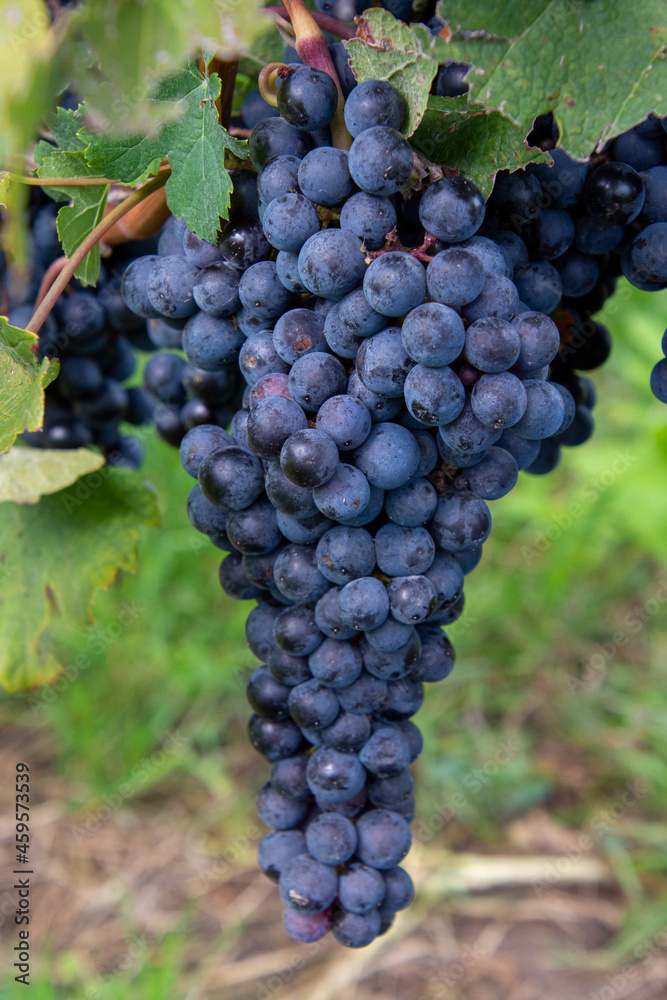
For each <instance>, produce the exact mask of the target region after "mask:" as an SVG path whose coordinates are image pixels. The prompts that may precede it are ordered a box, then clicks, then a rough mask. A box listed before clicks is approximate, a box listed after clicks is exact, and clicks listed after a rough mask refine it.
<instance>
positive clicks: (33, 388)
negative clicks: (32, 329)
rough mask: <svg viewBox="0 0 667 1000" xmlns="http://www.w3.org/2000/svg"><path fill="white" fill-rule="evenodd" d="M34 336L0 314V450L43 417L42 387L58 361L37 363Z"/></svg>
mask: <svg viewBox="0 0 667 1000" xmlns="http://www.w3.org/2000/svg"><path fill="white" fill-rule="evenodd" d="M36 344H37V337H36V336H35V334H34V333H28V332H27V330H20V329H19V328H18V327H15V326H10V325H9V323H8V322H7V320H6V319H5V317H4V316H0V452H3V451H7V449H8V448H10V447H11V445H12V444H13V443H14V441H15V440H16V437H17V435H18V434H22V433H23V431H36V430H38V429H39V428H40V427H41V426H42V419H43V417H44V390H45V388H46V386H47V385H49V383H50V382H52V381H53V379H54V378H55V377H56V375H57V374H58V367H59V366H58V362H57V361H52V360H50V359H48V358H44V360H43V361H42V362H41V363H40V362H39V361H38V360H37V358H36V356H35V354H34V353H33V350H32V349H33V347H34V346H35V345H36Z"/></svg>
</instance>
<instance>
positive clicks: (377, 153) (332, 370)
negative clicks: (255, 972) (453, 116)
mask: <svg viewBox="0 0 667 1000" xmlns="http://www.w3.org/2000/svg"><path fill="white" fill-rule="evenodd" d="M336 103H337V95H336V90H335V87H334V85H333V83H332V81H331V79H330V78H329V77H328V76H327V75H326V74H324V73H321V72H318V71H316V70H312V69H311V68H309V67H305V66H304V67H297V68H295V69H293V70H291V71H290V73H289V74H288V75H286V76H285V77H284V78H283V79H282V81H281V84H280V89H279V91H278V107H279V109H280V112H281V113H280V115H279V116H271V117H268V118H265V119H262V120H261V121H260V122H259V123H258V124H257V125H256V126H255V128H254V129H253V132H252V134H251V137H250V156H251V160H252V164H253V166H254V168H255V170H254V171H250V170H240V171H237V172H236V173H235V176H234V197H233V203H232V213H231V218H230V220H229V221H228V222H227V223H226V225H225V228H224V229H223V230H222V233H221V235H220V239H219V242H218V243H217V244H216V245H211V244H208V243H205V242H204V241H202V240H201V239H200V238H199V237H197V236H196V235H195V234H194V233H192V232H190V231H189V230H187V229H186V228H185V226H184V225H183V224H182V222H179V220H170V222H169V223H168V224H167V225H166V226H165V228H164V230H163V231H162V233H161V235H160V238H159V242H158V253H157V254H156V255H149V256H145V257H143V258H138V259H136V260H134V261H133V262H132V263H131V264H130V265H129V266H128V268H127V269H126V271H125V273H124V275H123V281H122V290H123V295H124V297H125V301H126V303H127V304H128V306H129V307H130V308H131V309H132V310H133V311H135V312H136V313H138V314H139V315H140V316H143V317H145V318H147V319H149V322H155V323H158V324H159V323H162V324H163V327H162V329H163V331H164V337H165V342H164V346H165V347H169V348H173V349H174V350H171V351H164V352H161V353H157V354H155V355H154V356H153V357H152V358H150V359H149V361H148V363H147V366H146V372H145V385H146V387H147V388H148V389H149V391H150V392H151V393H152V394H153V395H154V396H155V397H156V398H157V399H158V400H160V401H161V402H162V403H163V405H164V406H165V407H166V408H167V411H168V408H169V407H170V406H171V407H172V409H171V411H169V412H172V414H173V417H174V424H175V427H176V424H177V422H178V419H179V417H180V411H179V410H178V407H179V406H180V405H182V404H181V398H182V396H181V394H182V392H183V388H184V380H185V379H186V372H187V371H188V370H190V371H191V370H192V369H193V368H194V369H196V370H197V371H199V372H201V373H202V376H201V377H202V381H204V380H205V379H209V380H210V383H211V385H213V383H214V381H215V382H217V383H218V384H219V385H220V387H221V395H220V396H219V398H218V400H217V405H216V406H210V408H209V419H207V420H204V421H203V422H200V423H197V424H196V425H195V426H192V427H191V428H190V429H189V430H187V432H186V433H185V434H184V435H182V431H183V428H182V426H181V427H180V428H178V427H176V429H175V433H174V440H176V439H177V438H178V437H179V436H180V435H182V439H181V441H180V455H181V461H182V464H183V466H184V468H185V470H186V472H188V473H189V474H190V475H191V476H192V477H193V478H196V479H197V485H195V486H194V487H193V489H192V491H191V493H190V496H189V499H188V516H189V518H190V521H191V523H192V524H193V526H194V527H195V528H196V529H197V530H199V531H200V532H202V533H203V534H204V535H206V536H207V537H208V538H209V539H210V540H211V541H212V542H213V544H214V545H216V546H217V547H218V548H220V549H222V550H224V551H226V552H227V553H228V554H227V555H226V556H225V557H224V558H223V560H222V563H221V566H220V582H221V585H222V587H223V589H224V591H225V593H227V594H228V595H230V596H232V597H234V598H237V599H239V600H254V601H256V602H257V606H256V607H255V608H254V610H252V611H251V612H250V614H249V616H248V620H247V627H246V636H247V640H248V644H249V646H250V648H251V650H252V651H253V653H254V654H255V655H256V656H257V657H258V658H259V659H260V661H261V663H262V665H261V666H259V667H257V668H256V669H255V670H254V671H253V672H252V674H251V676H250V678H249V681H248V688H247V696H248V700H249V702H250V705H251V708H252V709H253V713H254V714H253V715H252V718H251V720H250V724H249V734H250V740H251V742H252V744H253V746H254V747H255V748H256V749H257V750H258V751H259V752H260V753H262V754H263V755H264V756H265V757H266V758H267V759H268V760H269V761H270V762H271V764H272V770H271V778H270V781H269V782H268V783H267V784H266V785H265V786H264V787H263V788H262V790H261V792H260V794H259V799H258V810H259V815H260V817H261V818H262V820H263V821H264V822H265V823H266V824H267V825H268V826H270V827H272V828H273V830H272V832H271V833H269V834H267V836H266V837H265V838H264V839H263V840H262V843H261V845H260V849H259V863H260V866H261V868H262V870H263V871H264V872H265V873H266V874H267V876H268V877H269V878H271V879H273V880H274V881H276V882H277V883H278V885H279V891H280V894H281V897H282V899H283V901H284V903H285V907H286V909H285V924H286V927H287V930H288V931H289V933H290V934H291V935H292V936H293V937H295V938H296V939H297V940H300V941H314V940H317V939H318V938H319V937H321V936H322V935H323V934H325V933H326V932H327V931H328V930H332V933H333V934H334V936H335V938H336V939H337V940H338V941H339V942H340V943H342V944H344V945H346V946H350V947H362V946H364V945H367V944H368V943H370V942H371V941H372V940H373V939H374V938H375V937H376V936H377V935H378V934H380V933H382V932H383V931H384V930H386V929H387V928H388V927H389V926H390V924H391V922H392V920H393V918H394V914H395V913H396V912H397V911H398V910H400V909H402V908H403V907H405V906H407V905H408V904H409V902H410V900H411V898H412V886H411V882H410V879H409V876H408V875H407V873H406V872H405V871H404V870H403V869H402V868H401V866H400V863H401V861H402V860H403V859H404V858H405V856H406V855H407V852H408V850H409V847H410V821H411V820H412V818H413V816H414V809H415V805H414V795H413V779H412V776H411V774H410V770H409V766H410V764H411V763H412V762H413V761H414V760H415V758H416V757H417V755H418V754H419V752H420V751H421V748H422V741H421V736H420V733H419V730H418V729H417V727H416V726H415V725H414V723H413V722H412V717H413V716H414V715H415V713H416V712H417V711H418V709H419V707H420V705H421V702H422V700H423V697H424V685H425V684H429V683H434V682H436V681H439V680H443V679H444V678H446V677H447V676H448V674H449V673H450V672H451V670H452V668H453V665H454V650H453V648H452V645H451V643H450V641H449V639H448V638H447V635H446V632H445V630H444V627H446V626H447V625H450V624H452V623H453V622H455V621H456V620H457V619H458V617H459V616H460V614H461V613H462V610H463V603H464V595H463V583H464V576H465V574H467V573H469V572H470V571H471V570H472V569H474V567H475V566H476V565H477V563H478V562H479V559H480V556H481V552H482V545H483V543H484V541H485V540H486V538H487V537H488V534H489V531H490V528H491V515H490V512H489V508H488V506H487V501H491V500H494V499H498V498H500V497H502V496H504V495H506V494H507V493H508V492H509V491H510V490H511V489H512V488H513V487H514V485H515V484H516V482H517V479H518V472H519V470H520V469H528V470H529V471H533V472H544V471H547V467H548V466H552V465H553V460H552V455H553V451H554V450H556V451H557V450H558V448H559V447H560V443H565V444H571V443H578V441H576V440H569V439H568V438H567V434H568V431H569V429H570V428H571V427H572V425H573V421H574V420H575V419H576V414H577V407H578V406H579V407H582V406H583V405H584V402H583V401H584V399H585V400H586V402H588V403H589V405H590V404H591V403H592V396H593V389H592V384H590V385H588V384H586V381H585V380H578V377H577V376H575V375H573V374H572V376H571V377H569V386H570V387H568V384H566V381H567V379H566V378H565V376H563V375H562V373H561V377H560V381H555V380H554V379H552V378H550V377H549V376H550V373H551V370H552V367H556V366H557V365H558V363H559V362H558V352H559V350H560V349H561V335H560V332H559V329H558V327H557V325H556V324H555V323H554V321H553V320H552V319H551V318H550V317H549V316H548V315H547V314H546V312H545V311H543V310H540V309H538V308H535V304H534V303H532V304H527V303H526V302H524V301H522V299H521V295H520V292H519V288H518V287H517V285H516V284H515V282H514V281H513V280H512V279H513V275H514V270H515V266H516V264H517V261H518V270H521V269H522V268H523V266H524V262H523V260H522V259H521V253H522V252H524V253H525V254H526V258H527V254H528V251H527V250H526V249H525V244H524V243H523V241H522V240H521V238H520V237H519V236H517V235H516V234H515V233H514V232H513V231H511V230H503V231H502V232H501V231H500V227H499V225H497V224H496V216H495V215H494V214H493V213H492V214H491V215H490V223H489V226H490V231H491V232H493V234H494V235H493V236H487V235H482V234H480V232H479V231H480V229H481V227H483V225H484V224H485V218H486V216H487V213H488V209H487V206H486V205H485V202H484V199H483V197H482V195H481V193H480V192H479V190H478V189H477V188H476V186H475V185H474V184H473V183H471V182H470V181H468V180H466V179H464V178H461V177H443V178H442V179H440V180H437V181H435V182H434V183H431V184H430V185H429V186H428V187H426V188H425V189H424V190H422V191H418V190H415V191H413V192H412V193H411V194H410V195H409V197H407V198H405V199H404V198H403V197H402V195H400V194H399V192H401V191H402V190H403V189H404V188H405V187H406V185H407V184H408V182H409V181H410V178H411V176H412V173H413V153H412V150H411V148H410V145H409V143H408V142H407V140H406V139H405V137H404V136H403V134H402V133H401V131H400V127H401V124H402V121H403V117H404V113H405V106H404V103H403V100H402V98H401V97H400V95H399V94H398V93H397V92H396V91H395V90H394V89H393V88H392V87H391V86H390V85H389V84H387V83H385V82H382V81H377V80H370V81H366V82H364V83H360V84H359V85H358V86H356V87H355V88H353V89H352V90H351V91H350V93H349V95H348V97H347V101H346V104H345V122H346V125H347V128H348V130H349V132H350V134H351V135H352V137H353V141H352V145H351V147H350V150H349V152H348V151H346V150H342V149H339V148H336V147H334V146H333V145H331V139H330V133H329V120H330V119H331V116H332V115H333V113H334V110H335V107H336ZM522 247H523V248H524V249H523V251H522V249H521V248H522ZM168 331H170V332H168ZM179 346H180V347H182V350H183V352H184V354H185V360H184V359H183V358H182V356H181V355H180V354H179V353H177V350H176V349H177V348H178V347H179ZM223 387H224V388H223ZM571 390H575V393H576V395H575V394H574V393H573V391H571ZM202 414H203V411H202ZM161 433H163V436H165V435H164V430H162V431H161ZM579 436H581V435H579ZM443 626H444V627H443Z"/></svg>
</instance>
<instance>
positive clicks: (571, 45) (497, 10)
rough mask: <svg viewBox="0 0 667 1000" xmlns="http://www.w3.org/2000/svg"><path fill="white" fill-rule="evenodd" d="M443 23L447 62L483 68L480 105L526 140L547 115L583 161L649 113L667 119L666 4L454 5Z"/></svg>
mask: <svg viewBox="0 0 667 1000" xmlns="http://www.w3.org/2000/svg"><path fill="white" fill-rule="evenodd" d="M441 18H442V19H443V20H445V19H446V21H447V23H448V26H449V28H450V29H451V31H452V32H453V37H452V38H451V40H450V41H449V43H447V44H445V45H442V44H441V40H440V41H439V43H438V46H437V51H438V54H439V56H440V55H441V53H442V52H443V51H445V50H446V51H447V53H448V56H447V57H448V58H451V59H455V60H461V61H466V62H472V63H473V64H474V69H473V70H472V71H471V72H470V73H469V74H468V77H467V79H468V80H469V81H470V83H471V93H470V97H471V99H472V100H473V101H478V100H479V101H481V102H482V103H483V104H484V105H486V106H487V107H488V108H494V109H499V110H501V111H502V112H503V114H504V115H506V116H508V117H511V118H512V120H513V121H514V122H516V124H517V125H518V126H519V127H520V129H521V131H522V132H523V134H524V135H527V133H528V132H529V131H530V128H531V126H532V122H533V120H534V118H535V117H536V116H537V115H538V114H542V113H544V112H546V111H553V113H554V115H555V117H556V121H557V122H558V126H559V129H560V144H561V145H562V146H563V147H564V148H565V149H567V150H568V151H569V152H570V153H571V154H572V155H573V156H575V157H579V158H584V157H587V156H589V155H590V153H591V152H592V151H593V150H594V149H595V148H597V149H599V148H600V147H601V146H602V145H603V144H604V143H605V142H607V141H608V140H609V139H612V138H613V137H614V136H616V135H618V134H619V133H620V132H623V131H625V130H626V129H628V128H630V127H631V126H633V125H635V124H637V122H639V121H641V119H642V118H644V117H645V115H646V114H648V112H649V111H655V112H656V113H657V114H659V115H664V114H665V113H666V112H667V58H665V56H666V54H667V3H666V2H665V0H640V2H639V3H638V4H634V5H632V4H628V3H627V0H605V3H600V2H597V0H596V2H592V0H522V2H520V3H516V4H499V5H495V7H494V6H493V5H489V4H488V3H486V0H465V2H464V0H452V2H451V3H450V2H448V3H447V4H446V5H443V13H441ZM459 32H463V33H465V34H464V35H463V36H462V35H460V34H459ZM470 32H478V33H479V34H478V36H477V37H474V36H473V37H471V36H470ZM484 32H486V33H487V34H486V35H485V34H484ZM489 36H490V39H491V40H489ZM503 38H504V39H506V41H505V42H503V41H502V40H500V41H498V40H497V39H503Z"/></svg>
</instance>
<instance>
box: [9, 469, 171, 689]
mask: <svg viewBox="0 0 667 1000" xmlns="http://www.w3.org/2000/svg"><path fill="white" fill-rule="evenodd" d="M158 523H159V518H158V513H157V498H156V496H155V493H154V491H153V490H152V489H150V488H148V487H147V486H146V485H145V484H144V482H143V480H142V476H141V474H139V473H136V472H132V471H130V470H128V469H114V468H111V467H109V466H104V467H103V468H101V469H100V470H99V471H97V472H93V473H91V474H89V475H87V476H84V477H82V478H81V479H79V480H78V481H77V482H76V483H74V484H73V485H72V486H69V487H68V488H67V489H65V490H60V491H59V492H58V493H52V494H50V495H49V496H43V497H42V498H41V500H40V501H39V502H38V503H36V504H14V503H6V504H5V506H4V507H3V508H2V517H0V581H1V583H0V684H1V685H2V686H4V687H5V688H6V689H7V690H8V691H19V690H25V689H26V688H31V687H35V686H36V685H38V684H49V683H52V682H53V681H54V680H55V679H56V678H57V676H58V674H59V673H60V671H61V670H62V668H63V664H62V663H61V662H60V661H59V659H58V656H57V653H56V651H54V649H53V643H52V642H51V637H50V633H49V624H50V622H51V619H52V617H54V616H55V615H59V616H61V617H62V618H64V619H65V620H66V621H67V622H68V623H71V624H72V626H73V627H79V626H81V625H83V624H85V623H86V622H87V621H89V620H90V618H91V617H92V608H93V605H94V602H95V596H96V593H97V591H98V590H100V589H107V588H108V587H109V586H110V584H111V583H112V582H113V581H114V579H115V578H116V576H117V574H118V572H119V571H120V570H123V571H129V572H133V571H134V567H135V563H136V557H137V543H138V541H139V538H140V533H141V529H142V528H143V527H146V526H149V525H157V524H158Z"/></svg>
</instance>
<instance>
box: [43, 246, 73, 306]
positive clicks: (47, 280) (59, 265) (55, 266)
mask: <svg viewBox="0 0 667 1000" xmlns="http://www.w3.org/2000/svg"><path fill="white" fill-rule="evenodd" d="M66 264H67V257H65V256H64V255H63V256H62V257H57V258H56V259H55V260H54V261H52V263H51V264H49V266H48V268H47V270H46V274H45V275H44V277H43V278H42V281H41V284H40V286H39V291H38V292H37V298H36V299H35V308H37V306H38V305H39V304H40V303H41V301H42V299H43V298H44V296H45V295H46V293H47V292H48V290H49V288H50V287H51V285H52V284H53V282H54V281H55V280H56V278H57V277H58V275H59V274H60V272H61V271H62V269H63V268H64V267H65V266H66Z"/></svg>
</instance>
